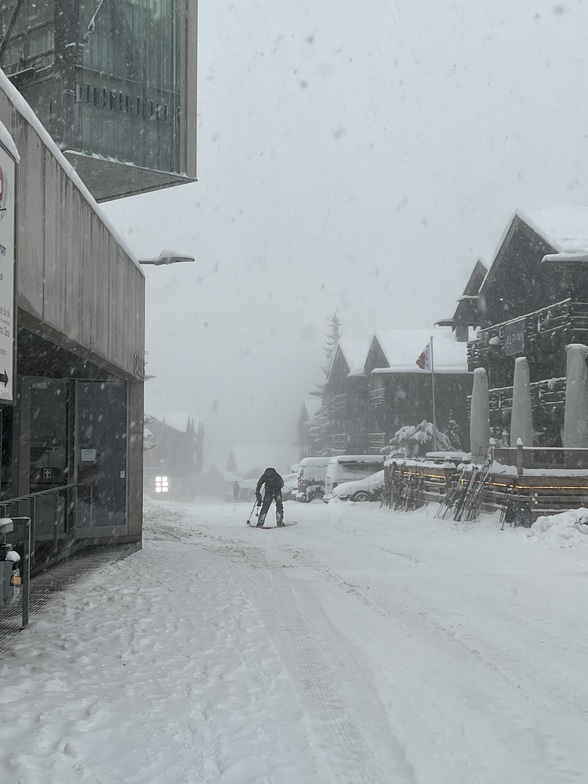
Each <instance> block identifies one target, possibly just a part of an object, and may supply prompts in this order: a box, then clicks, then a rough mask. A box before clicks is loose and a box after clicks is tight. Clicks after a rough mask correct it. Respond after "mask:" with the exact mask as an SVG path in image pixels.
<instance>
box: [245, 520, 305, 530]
mask: <svg viewBox="0 0 588 784" xmlns="http://www.w3.org/2000/svg"><path fill="white" fill-rule="evenodd" d="M296 522H297V521H294V522H293V523H292V522H290V523H284V525H261V526H259V530H260V531H269V530H270V529H274V528H290V526H292V525H296ZM247 525H248V526H249V528H257V525H256V524H255V523H247Z"/></svg>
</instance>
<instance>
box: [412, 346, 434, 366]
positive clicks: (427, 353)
mask: <svg viewBox="0 0 588 784" xmlns="http://www.w3.org/2000/svg"><path fill="white" fill-rule="evenodd" d="M416 364H417V365H418V366H419V367H420V368H421V370H432V369H433V364H432V362H431V341H430V340H429V342H428V343H427V345H426V346H425V348H424V349H423V350H422V352H421V354H420V356H419V358H418V359H417V361H416Z"/></svg>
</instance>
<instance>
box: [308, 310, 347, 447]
mask: <svg viewBox="0 0 588 784" xmlns="http://www.w3.org/2000/svg"><path fill="white" fill-rule="evenodd" d="M328 324H329V331H328V332H327V337H326V342H325V348H324V353H325V358H326V364H325V365H324V366H323V367H322V368H321V369H322V371H323V373H324V374H325V377H326V376H327V375H328V373H329V370H330V368H331V361H332V359H333V356H334V355H335V351H336V350H337V344H338V342H339V339H340V337H341V319H340V318H339V316H338V314H337V311H335V312H334V313H333V315H332V316H331V317H330V318H329V322H328ZM311 394H313V395H318V396H319V397H320V399H321V407H320V409H319V411H318V413H317V415H316V417H315V420H314V423H313V424H312V426H311V428H310V433H311V435H312V437H313V439H314V441H315V444H316V454H317V455H321V454H326V447H327V438H328V431H329V410H328V402H327V401H325V397H324V395H325V384H324V382H323V383H322V384H320V385H318V386H317V389H316V390H315V391H314V392H312V393H311Z"/></svg>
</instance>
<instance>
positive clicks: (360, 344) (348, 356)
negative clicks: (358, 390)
mask: <svg viewBox="0 0 588 784" xmlns="http://www.w3.org/2000/svg"><path fill="white" fill-rule="evenodd" d="M370 345H371V338H341V339H340V340H339V348H340V349H341V353H342V354H343V356H344V357H345V362H347V367H348V368H349V375H350V376H361V375H362V374H363V371H364V367H365V361H366V359H367V355H368V353H369V350H370Z"/></svg>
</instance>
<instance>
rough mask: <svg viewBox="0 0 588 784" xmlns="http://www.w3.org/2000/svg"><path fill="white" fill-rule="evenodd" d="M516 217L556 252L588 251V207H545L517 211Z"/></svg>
mask: <svg viewBox="0 0 588 784" xmlns="http://www.w3.org/2000/svg"><path fill="white" fill-rule="evenodd" d="M515 214H516V215H518V216H519V218H521V220H523V221H524V222H525V223H526V224H527V226H530V227H531V228H532V229H533V230H534V231H535V232H537V234H539V236H541V237H543V239H544V240H546V242H548V243H549V245H551V246H552V247H553V249H554V250H557V251H560V252H565V253H575V252H579V251H588V207H565V206H555V207H545V208H543V209H538V210H535V209H524V210H517V211H516V213H515Z"/></svg>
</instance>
